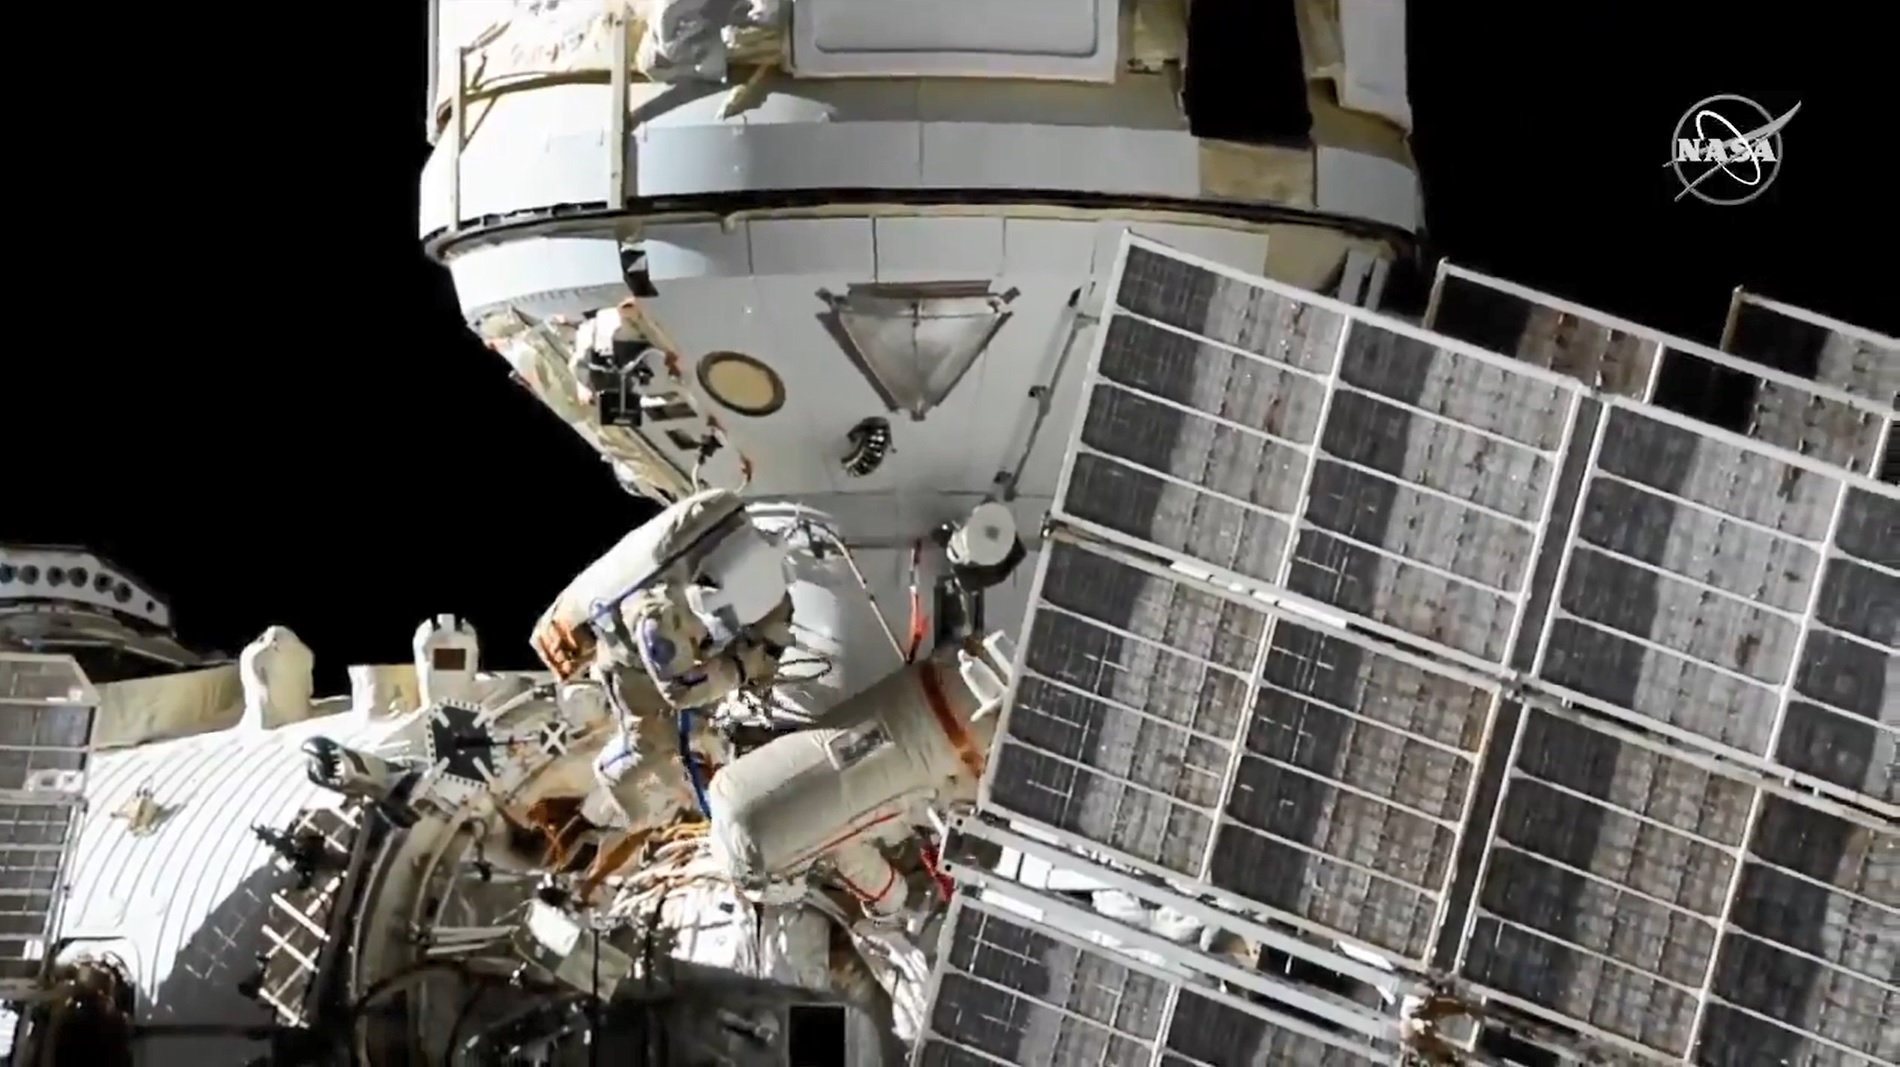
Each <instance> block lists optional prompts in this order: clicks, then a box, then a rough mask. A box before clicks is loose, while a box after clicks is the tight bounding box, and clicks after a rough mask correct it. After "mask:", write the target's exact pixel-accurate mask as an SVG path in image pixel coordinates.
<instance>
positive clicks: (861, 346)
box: [818, 282, 1020, 421]
mask: <svg viewBox="0 0 1900 1067" xmlns="http://www.w3.org/2000/svg"><path fill="white" fill-rule="evenodd" d="M1018 295H1020V294H1019V293H1018V291H1017V290H1015V289H1011V290H1009V291H1007V292H1003V293H995V292H991V291H990V284H989V283H988V282H913V283H908V284H899V283H882V282H874V283H867V284H861V285H852V286H850V287H849V288H847V289H846V290H845V292H844V293H843V294H842V295H840V294H837V293H833V292H830V291H828V290H824V289H821V290H819V291H818V298H819V299H820V300H823V301H824V302H825V304H826V308H827V310H826V311H825V312H824V313H823V314H821V315H819V317H818V318H819V321H820V322H822V323H823V324H824V327H825V330H826V332H828V333H829V334H831V338H832V340H833V341H836V342H837V344H838V347H839V348H841V349H843V350H844V353H845V355H846V356H848V357H850V359H851V362H852V363H853V364H854V365H855V366H856V367H857V368H858V371H859V372H860V373H862V374H863V375H864V377H865V379H866V380H867V381H869V382H870V383H871V388H872V389H875V390H876V391H877V394H878V396H879V397H881V398H883V400H884V405H885V407H887V408H889V409H890V410H891V411H905V412H909V413H910V417H911V418H912V419H913V420H918V421H921V420H922V419H923V417H924V415H925V414H926V413H927V412H929V411H930V409H931V408H934V407H936V406H937V405H939V404H941V403H943V401H944V398H945V397H948V396H949V395H950V393H951V391H952V390H954V389H955V388H956V387H957V383H958V382H960V381H962V380H963V376H964V375H965V374H967V373H969V370H970V368H971V367H972V366H974V365H975V364H976V360H977V357H978V356H981V355H982V354H983V351H984V349H986V348H988V347H989V344H990V342H991V341H992V340H994V339H995V337H996V334H997V331H999V330H1001V329H1002V328H1003V324H1004V323H1006V322H1008V321H1009V318H1010V315H1011V314H1012V312H1010V311H1009V310H1008V307H1009V304H1010V302H1011V301H1013V300H1015V299H1016V297H1017V296H1018Z"/></svg>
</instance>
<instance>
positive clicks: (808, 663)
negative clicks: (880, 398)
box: [746, 503, 900, 721]
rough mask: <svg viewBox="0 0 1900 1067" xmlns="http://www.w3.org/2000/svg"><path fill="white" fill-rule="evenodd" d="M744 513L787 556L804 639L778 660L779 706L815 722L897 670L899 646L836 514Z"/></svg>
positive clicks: (796, 509) (799, 635)
mask: <svg viewBox="0 0 1900 1067" xmlns="http://www.w3.org/2000/svg"><path fill="white" fill-rule="evenodd" d="M746 514H747V515H749V516H751V518H752V522H753V523H754V525H756V526H757V527H758V528H759V529H760V530H761V531H763V532H764V533H766V534H767V535H769V536H771V537H773V538H776V539H777V540H778V541H779V543H780V544H781V545H782V546H783V547H784V548H785V549H786V553H787V556H788V559H789V566H788V572H787V577H788V579H789V585H790V589H791V597H792V633H793V635H794V637H796V639H797V641H798V644H797V645H796V646H795V647H794V648H793V650H792V651H791V652H790V653H789V654H787V655H786V657H785V659H784V660H783V661H782V662H781V663H780V672H781V673H782V674H783V675H784V676H785V677H786V678H788V679H790V681H787V682H784V683H781V684H780V685H778V686H777V687H775V688H774V691H773V695H774V700H773V711H774V713H775V715H777V716H783V717H786V718H792V719H802V720H807V721H809V720H812V719H816V718H818V717H819V716H821V715H823V714H825V713H826V712H828V711H830V710H831V709H832V708H835V707H838V706H839V705H840V704H842V703H843V702H844V701H846V700H848V699H849V698H851V697H853V696H856V695H857V694H858V693H860V692H862V691H863V690H864V688H865V687H866V686H868V685H870V684H871V683H872V682H874V681H876V680H877V679H879V678H882V677H884V676H885V675H887V674H888V673H889V672H890V671H892V670H893V669H895V668H896V667H897V666H898V665H899V664H900V658H899V656H898V654H897V649H896V647H895V646H893V645H892V643H891V636H890V631H889V630H888V629H887V628H886V624H885V622H884V620H883V619H882V618H881V617H880V616H879V614H878V609H877V605H876V603H875V602H874V601H873V600H872V598H871V593H870V592H869V590H867V589H866V588H865V584H864V581H863V580H862V578H861V577H860V575H859V573H858V572H857V571H855V570H854V565H853V563H852V560H851V559H850V557H849V556H848V555H847V554H846V551H847V550H846V549H845V547H844V541H843V539H842V538H841V537H839V535H838V531H837V525H836V523H835V522H834V521H833V520H832V517H831V516H830V515H827V514H825V513H824V512H822V511H817V510H815V509H812V508H807V507H801V506H799V505H797V504H781V503H771V504H757V505H753V506H752V507H749V508H747V509H746Z"/></svg>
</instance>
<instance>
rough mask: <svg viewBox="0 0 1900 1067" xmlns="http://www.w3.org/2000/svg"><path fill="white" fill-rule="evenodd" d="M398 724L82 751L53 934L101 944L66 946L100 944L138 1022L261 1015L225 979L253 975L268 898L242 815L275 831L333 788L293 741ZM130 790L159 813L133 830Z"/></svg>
mask: <svg viewBox="0 0 1900 1067" xmlns="http://www.w3.org/2000/svg"><path fill="white" fill-rule="evenodd" d="M398 728H399V727H398V726H397V724H393V723H388V722H383V723H376V724H373V725H372V724H365V723H363V722H361V721H360V720H357V719H355V718H354V717H351V716H337V717H332V718H325V719H317V720H314V721H311V722H306V723H299V724H296V725H293V726H288V727H283V728H280V729H277V730H272V731H269V732H267V733H244V732H238V731H225V732H221V733H216V734H206V735H202V736H199V737H192V738H185V739H181V740H177V741H163V742H157V743H154V744H149V745H144V746H141V747H138V748H133V749H125V750H121V751H117V752H107V753H102V754H100V755H98V756H97V757H95V759H94V761H93V764H92V769H91V772H90V774H89V780H88V783H87V789H86V795H87V800H88V807H87V812H86V816H85V819H84V821H83V824H82V827H81V829H80V833H79V840H78V848H77V851H76V853H75V855H74V857H73V862H72V866H71V868H70V875H69V879H68V884H69V886H70V887H71V893H70V895H69V897H68V899H67V904H66V913H65V916H64V918H63V921H62V923H61V930H62V933H63V934H64V935H65V936H68V937H75V936H77V937H87V936H97V937H102V938H107V939H109V940H105V941H101V942H98V943H94V944H90V945H87V944H82V945H76V946H74V948H73V949H72V951H74V952H81V951H88V950H89V951H92V952H110V953H113V954H115V955H117V956H119V957H120V958H121V959H122V960H123V961H124V962H125V964H126V967H127V968H128V970H129V971H130V973H131V974H132V976H133V978H134V980H135V981H136V983H137V985H138V987H139V1017H140V1020H141V1021H149V1022H189V1023H220V1022H234V1023H249V1022H261V1021H263V1020H264V1018H265V1015H264V1011H263V1009H261V1008H258V1007H256V1006H255V1005H254V1004H253V1002H251V1001H250V1000H248V999H247V998H244V997H242V996H240V995H239V994H238V993H237V991H236V990H235V988H234V986H235V984H236V983H237V982H239V981H241V980H243V979H245V978H247V977H249V976H250V975H251V974H252V973H253V972H254V971H255V967H256V965H255V959H254V957H255V956H256V954H257V953H259V952H261V951H263V945H262V944H261V943H260V942H261V938H262V935H261V934H260V932H259V931H260V927H261V924H262V922H263V920H264V916H265V909H266V906H267V904H268V902H269V898H270V894H271V893H272V892H275V891H277V890H278V889H279V888H281V887H282V886H283V885H284V884H285V879H286V878H287V877H288V876H287V875H279V876H272V875H271V874H270V873H268V872H269V871H270V869H271V852H270V850H269V849H268V848H267V847H266V846H265V845H264V844H263V843H262V842H260V841H259V840H258V839H257V837H256V836H255V835H254V834H252V833H251V827H252V825H254V824H262V825H265V826H270V827H273V828H277V829H282V828H283V827H285V826H286V825H287V824H288V823H289V822H290V820H291V819H292V818H293V817H294V816H295V815H296V814H297V812H298V811H299V810H301V809H303V808H306V807H316V806H321V805H325V804H328V803H330V802H331V801H332V800H333V799H334V794H332V793H329V792H328V791H326V790H323V789H319V788H318V787H317V786H314V785H312V784H311V783H310V781H309V780H308V779H307V778H306V777H305V775H304V758H303V755H302V754H301V753H300V752H299V751H298V749H299V746H300V745H301V744H302V743H303V741H304V740H305V739H307V738H309V737H312V736H317V735H324V736H329V737H332V738H335V739H336V740H338V741H343V742H345V743H349V744H354V745H359V746H364V747H372V746H374V745H375V744H377V743H378V742H380V741H382V740H384V739H385V738H387V737H389V736H390V735H391V734H392V733H394V732H395V730H396V729H398ZM141 786H149V787H150V789H151V792H152V797H153V799H154V800H155V801H156V802H157V803H158V804H159V805H161V806H163V807H164V808H166V809H170V813H169V814H168V815H167V816H166V817H165V818H164V820H163V821H162V822H160V823H159V824H158V826H157V828H156V829H155V830H154V831H153V832H151V833H149V834H147V835H145V836H138V835H136V834H134V833H132V831H131V825H130V823H128V821H127V820H126V819H124V818H122V817H116V816H115V813H117V812H120V811H123V810H125V809H126V808H127V807H128V805H130V804H131V803H132V802H133V800H134V798H135V796H136V794H137V791H138V790H139V788H140V787H141ZM147 1044H148V1046H149V1048H147V1049H145V1050H143V1051H142V1057H143V1058H144V1059H145V1060H149V1061H151V1062H153V1063H175V1062H183V1061H184V1059H185V1058H187V1057H192V1056H197V1057H199V1058H200V1062H204V1063H206V1064H211V1063H225V1062H241V1061H242V1060H243V1058H245V1056H244V1052H243V1049H244V1047H245V1046H244V1044H243V1043H241V1042H231V1041H225V1040H215V1041H214V1040H183V1039H180V1040H159V1041H153V1042H148V1043H147Z"/></svg>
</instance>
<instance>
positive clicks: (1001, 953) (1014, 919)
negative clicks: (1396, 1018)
mask: <svg viewBox="0 0 1900 1067" xmlns="http://www.w3.org/2000/svg"><path fill="white" fill-rule="evenodd" d="M932 987H933V991H934V992H933V996H932V1000H931V1010H930V1015H929V1018H928V1020H927V1024H926V1029H925V1033H924V1035H923V1037H922V1038H921V1040H920V1041H919V1043H918V1047H917V1052H916V1057H915V1059H914V1060H913V1062H914V1063H915V1064H917V1065H918V1067H997V1065H1004V1067H1018V1065H1034V1067H1156V1065H1160V1067H1235V1065H1240V1064H1273V1063H1298V1064H1303V1065H1307V1064H1310V1065H1313V1067H1364V1065H1367V1064H1371V1063H1374V1062H1376V1061H1374V1060H1371V1059H1368V1058H1366V1057H1365V1056H1363V1055H1361V1054H1359V1053H1356V1052H1354V1051H1352V1050H1351V1049H1348V1048H1343V1047H1340V1046H1339V1045H1337V1044H1333V1043H1329V1042H1326V1041H1322V1040H1319V1039H1318V1038H1317V1037H1315V1036H1313V1035H1312V1034H1308V1033H1301V1032H1299V1031H1296V1030H1295V1029H1292V1028H1290V1027H1287V1026H1280V1025H1276V1024H1275V1023H1274V1022H1273V1021H1272V1020H1270V1019H1268V1018H1266V1017H1265V1016H1266V1015H1267V1014H1269V1013H1268V1012H1267V1011H1265V1010H1263V1009H1261V1008H1259V1007H1258V1006H1256V1005H1252V1004H1249V1003H1247V1002H1245V1001H1242V1000H1240V999H1239V998H1237V997H1235V996H1233V995H1232V994H1229V993H1224V992H1221V991H1220V990H1218V989H1217V988H1212V987H1209V988H1205V989H1201V988H1196V987H1195V986H1193V985H1191V984H1183V983H1182V982H1181V980H1180V979H1178V978H1175V977H1171V976H1169V975H1168V973H1167V972H1166V971H1163V970H1162V969H1160V968H1159V967H1157V966H1155V965H1153V964H1149V963H1145V962H1143V961H1140V960H1137V959H1134V958H1133V957H1129V956H1124V955H1121V954H1119V953H1115V952H1112V951H1109V950H1107V949H1104V948H1101V947H1098V946H1094V945H1091V944H1088V943H1087V942H1085V941H1082V940H1081V939H1079V938H1077V937H1076V936H1075V935H1073V934H1070V933H1065V932H1063V931H1061V930H1058V929H1055V928H1053V927H1051V926H1048V925H1045V924H1044V923H1042V922H1039V921H1036V920H1035V919H1031V918H1028V917H1026V916H1025V915H1023V914H1020V913H1018V912H1016V911H1014V910H1011V909H1006V908H1004V907H1001V906H999V905H997V904H995V903H992V902H990V901H986V900H982V899H973V898H972V897H970V896H969V895H967V894H959V896H958V897H957V898H956V900H955V901H954V902H953V904H952V905H951V910H950V914H949V916H948V918H947V919H946V920H945V938H944V942H943V945H942V949H941V953H940V956H939V960H938V964H937V970H936V972H935V974H934V976H933V981H932Z"/></svg>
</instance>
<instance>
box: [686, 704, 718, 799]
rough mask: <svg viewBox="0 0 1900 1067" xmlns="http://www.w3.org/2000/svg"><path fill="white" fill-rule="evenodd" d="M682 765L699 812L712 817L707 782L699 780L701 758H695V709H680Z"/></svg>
mask: <svg viewBox="0 0 1900 1067" xmlns="http://www.w3.org/2000/svg"><path fill="white" fill-rule="evenodd" d="M679 718H680V766H682V767H684V768H686V781H687V782H688V783H689V784H690V785H692V787H693V799H695V800H697V801H699V813H700V814H701V815H704V816H705V817H707V818H708V819H710V818H712V805H710V804H708V803H706V783H704V782H702V781H700V780H699V760H697V759H695V758H693V710H692V709H691V708H682V709H681V710H680V716H679Z"/></svg>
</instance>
